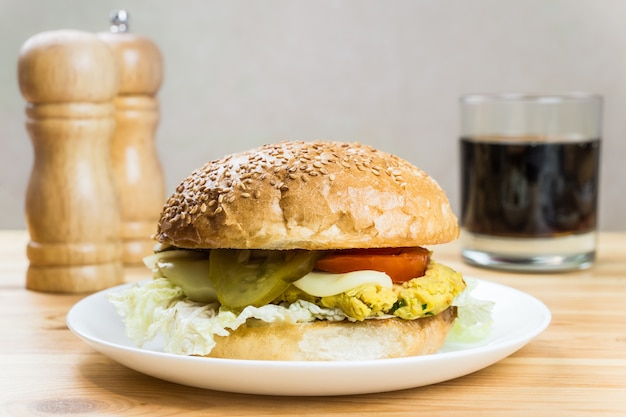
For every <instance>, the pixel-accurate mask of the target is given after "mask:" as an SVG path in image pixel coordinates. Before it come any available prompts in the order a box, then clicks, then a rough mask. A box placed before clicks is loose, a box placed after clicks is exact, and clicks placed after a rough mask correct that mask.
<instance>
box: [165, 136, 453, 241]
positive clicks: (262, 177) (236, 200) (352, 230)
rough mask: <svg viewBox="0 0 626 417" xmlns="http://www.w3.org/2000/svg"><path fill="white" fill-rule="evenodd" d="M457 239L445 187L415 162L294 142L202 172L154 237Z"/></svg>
mask: <svg viewBox="0 0 626 417" xmlns="http://www.w3.org/2000/svg"><path fill="white" fill-rule="evenodd" d="M458 235H459V227H458V222H457V219H456V217H455V215H454V213H453V212H452V209H451V208H450V204H449V202H448V198H447V197H446V195H445V193H444V192H443V190H442V189H441V187H439V185H438V184H437V183H436V182H435V181H434V180H433V179H432V178H431V177H429V176H428V175H427V174H426V173H424V172H423V171H421V170H420V169H418V168H417V167H415V166H413V165H411V164H410V163H409V162H407V161H405V160H403V159H401V158H399V157H397V156H394V155H391V154H388V153H385V152H382V151H379V150H376V149H373V148H371V147H369V146H365V145H361V144H359V143H340V142H321V141H317V142H299V141H298V142H295V141H289V142H280V143H276V144H271V145H265V146H262V147H260V148H256V149H252V150H249V151H246V152H242V153H236V154H232V155H229V156H226V157H224V158H222V159H219V160H217V161H212V162H209V163H207V164H206V165H204V166H203V167H202V168H200V169H198V170H196V171H194V172H193V173H192V174H191V175H190V176H189V177H187V178H186V179H185V180H184V181H183V182H182V183H181V184H180V185H179V186H178V187H177V188H176V192H175V193H174V194H173V195H172V196H171V197H170V198H169V200H168V201H167V203H166V205H165V207H164V209H163V212H162V214H161V220H160V221H159V225H158V231H157V234H156V239H157V240H158V241H159V242H161V243H163V244H169V245H174V246H177V247H180V248H189V249H211V248H233V249H309V250H315V249H347V248H379V247H408V246H424V245H434V244H438V243H445V242H449V241H451V240H454V239H456V238H457V237H458Z"/></svg>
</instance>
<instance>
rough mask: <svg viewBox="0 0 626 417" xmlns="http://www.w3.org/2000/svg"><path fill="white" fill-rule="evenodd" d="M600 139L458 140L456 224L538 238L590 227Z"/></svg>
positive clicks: (594, 219) (593, 220)
mask: <svg viewBox="0 0 626 417" xmlns="http://www.w3.org/2000/svg"><path fill="white" fill-rule="evenodd" d="M599 159H600V140H599V139H595V140H589V141H584V142H572V143H567V142H564V143H539V142H533V141H532V140H530V141H529V140H528V139H526V140H525V141H519V142H518V141H512V140H510V139H508V140H506V141H497V142H495V141H489V142H484V141H477V140H472V139H471V138H463V139H461V169H462V172H461V181H462V186H461V190H462V195H461V224H462V226H463V228H464V229H465V230H467V231H468V232H471V233H476V234H481V235H490V236H500V237H514V238H541V237H554V236H567V235H573V234H581V233H587V232H591V231H594V230H595V229H596V223H597V196H598V184H599V172H598V167H599Z"/></svg>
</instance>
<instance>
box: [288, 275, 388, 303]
mask: <svg viewBox="0 0 626 417" xmlns="http://www.w3.org/2000/svg"><path fill="white" fill-rule="evenodd" d="M364 284H371V285H380V286H381V287H387V288H391V287H392V286H393V283H392V282H391V278H389V275H387V274H385V273H384V272H378V271H354V272H347V273H345V274H333V273H330V272H310V273H308V274H306V275H305V276H303V277H302V278H300V279H299V280H297V281H295V282H294V283H293V285H295V286H296V287H298V288H299V289H301V290H302V291H304V292H305V293H307V294H310V295H313V296H315V297H329V296H331V295H337V294H341V293H342V292H345V291H348V290H351V289H353V288H356V287H358V286H361V285H364Z"/></svg>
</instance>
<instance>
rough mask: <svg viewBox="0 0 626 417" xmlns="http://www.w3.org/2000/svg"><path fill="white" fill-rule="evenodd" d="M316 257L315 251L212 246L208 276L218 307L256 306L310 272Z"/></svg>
mask: <svg viewBox="0 0 626 417" xmlns="http://www.w3.org/2000/svg"><path fill="white" fill-rule="evenodd" d="M318 258H319V255H318V253H317V252H314V251H305V250H289V251H287V250H285V251H279V250H275V251H256V250H236V249H212V250H211V256H210V262H209V276H210V278H211V281H212V282H213V284H214V285H215V287H216V288H217V297H218V299H219V301H220V303H221V304H222V306H224V307H227V308H230V309H233V310H241V309H243V308H244V307H247V306H249V305H251V306H255V307H260V306H263V305H265V304H268V303H269V302H271V301H272V300H274V299H275V298H276V297H278V296H279V295H280V294H282V293H283V292H284V291H285V290H286V289H287V288H288V287H289V285H290V283H291V282H294V281H297V280H298V279H300V278H302V277H303V276H304V275H306V274H308V273H309V272H311V271H312V270H313V267H314V266H315V263H316V262H317V259H318Z"/></svg>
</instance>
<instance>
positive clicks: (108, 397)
mask: <svg viewBox="0 0 626 417" xmlns="http://www.w3.org/2000/svg"><path fill="white" fill-rule="evenodd" d="M27 242H28V236H27V234H26V233H25V232H23V231H0V301H1V302H2V306H1V307H0V335H1V338H2V343H0V369H1V370H2V372H1V373H0V415H2V416H4V415H7V416H59V415H85V416H95V415H107V416H158V415H171V416H192V415H216V416H217V415H219V416H226V415H234V416H249V415H254V416H287V415H329V416H366V415H387V416H391V415H407V416H416V415H427V416H430V417H436V416H464V417H466V416H533V417H537V416H561V415H563V416H626V307H625V305H626V304H625V299H626V233H603V234H601V235H600V239H599V245H600V246H599V259H598V261H597V263H596V265H595V266H594V267H593V268H592V269H590V270H587V271H579V272H572V273H567V274H552V275H525V274H509V273H501V272H493V271H487V270H482V269H476V268H472V267H469V266H467V265H465V264H463V263H461V261H460V257H459V250H458V246H457V245H456V244H449V245H443V246H440V247H436V248H434V249H435V257H436V259H438V260H439V261H442V262H445V263H447V264H449V265H451V266H453V267H456V268H457V269H458V270H460V271H462V272H463V273H464V274H466V275H468V276H474V277H480V278H483V279H488V280H492V281H495V282H499V283H502V284H505V285H509V286H512V287H515V288H518V289H520V290H522V291H525V292H527V293H529V294H532V295H533V296H535V297H537V298H539V299H540V300H542V301H543V302H544V303H546V305H547V306H548V307H549V308H550V309H551V311H552V313H553V321H552V324H551V325H550V327H549V328H548V329H547V330H546V331H545V332H544V333H542V334H541V335H539V336H538V337H537V338H536V339H534V340H533V341H531V342H530V343H529V344H528V345H527V346H526V347H524V348H523V349H521V350H520V351H518V352H517V353H515V354H513V355H512V356H510V357H509V358H507V359H505V360H503V361H501V362H499V363H497V364H495V365H492V366H490V367H488V368H486V369H483V370H481V371H479V372H476V373H474V374H471V375H468V376H465V377H462V378H458V379H456V380H452V381H448V382H444V383H440V384H436V385H431V386H426V387H421V388H415V389H409V390H404V391H397V392H387V393H380V394H370V395H356V396H339V397H310V398H309V397H269V396H268V397H265V396H254V395H243V394H231V393H222V392H216V391H209V390H201V389H196V388H190V387H186V386H181V385H176V384H173V383H169V382H165V381H161V380H158V379H155V378H152V377H149V376H145V375H143V374H140V373H138V372H135V371H132V370H130V369H128V368H125V367H123V366H121V365H118V364H117V363H115V362H113V361H112V360H110V359H108V358H107V357H105V356H103V355H101V354H99V353H97V352H96V351H94V350H93V349H91V348H90V347H88V346H87V345H86V344H85V343H83V342H82V341H81V340H79V339H78V338H77V337H76V336H75V335H73V334H72V333H71V332H70V331H69V330H68V329H67V327H66V324H65V315H66V314H67V312H68V310H69V309H70V308H71V306H72V305H73V304H74V303H75V302H77V301H78V300H80V299H81V296H79V295H63V294H50V293H43V292H35V291H30V290H27V289H25V273H26V268H27V261H26V257H25V254H24V252H25V247H26V244H27ZM145 278H148V273H147V271H144V270H142V269H137V268H136V269H127V270H126V280H127V281H135V280H140V279H145ZM520 314H523V312H520ZM294 377H297V375H294ZM375 377H376V375H372V378H375ZM398 378H402V375H398ZM267 383H268V384H271V383H272V381H268V382H267Z"/></svg>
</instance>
